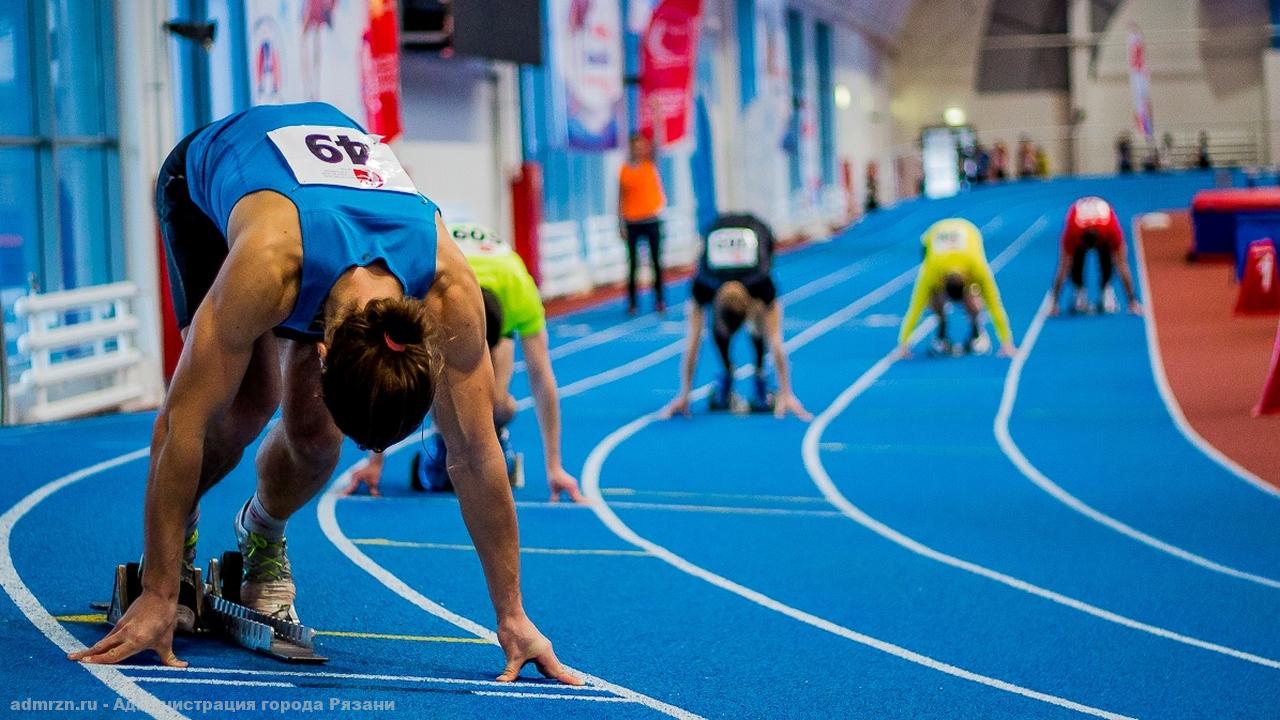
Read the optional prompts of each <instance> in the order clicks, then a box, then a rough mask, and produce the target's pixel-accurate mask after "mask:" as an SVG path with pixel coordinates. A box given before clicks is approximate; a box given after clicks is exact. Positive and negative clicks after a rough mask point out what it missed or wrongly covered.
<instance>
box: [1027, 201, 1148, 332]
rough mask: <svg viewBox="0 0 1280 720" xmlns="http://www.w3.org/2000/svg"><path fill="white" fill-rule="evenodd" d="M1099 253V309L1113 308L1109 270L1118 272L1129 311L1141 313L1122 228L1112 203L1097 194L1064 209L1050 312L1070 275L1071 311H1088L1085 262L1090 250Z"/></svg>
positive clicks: (1106, 310)
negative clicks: (1065, 212)
mask: <svg viewBox="0 0 1280 720" xmlns="http://www.w3.org/2000/svg"><path fill="white" fill-rule="evenodd" d="M1090 250H1092V251H1095V252H1097V254H1098V270H1099V271H1100V274H1101V276H1102V277H1101V280H1100V282H1099V283H1098V285H1099V290H1100V292H1099V295H1100V298H1101V299H1100V300H1099V302H1098V305H1097V309H1098V312H1102V313H1113V312H1115V311H1116V291H1115V289H1114V288H1112V286H1111V274H1112V272H1115V273H1117V274H1118V275H1120V282H1121V284H1123V285H1124V293H1125V296H1126V297H1127V298H1128V300H1129V312H1131V313H1133V314H1134V315H1141V314H1142V303H1140V302H1138V296H1137V294H1136V293H1135V292H1134V290H1133V275H1131V274H1130V273H1129V260H1128V254H1129V253H1128V252H1127V251H1126V250H1125V244H1124V230H1122V229H1121V228H1120V219H1119V218H1118V217H1116V211H1115V210H1114V209H1112V207H1111V205H1110V204H1109V203H1107V201H1106V200H1103V199H1102V198H1100V197H1092V196H1090V197H1083V198H1080V199H1079V200H1077V201H1075V202H1074V203H1072V204H1071V209H1070V210H1068V211H1067V224H1066V227H1065V228H1063V230H1062V253H1061V255H1060V256H1059V258H1058V272H1057V274H1056V275H1054V278H1053V307H1052V308H1050V310H1049V314H1050V315H1054V316H1056V315H1057V314H1058V297H1059V296H1060V295H1061V294H1062V282H1063V281H1064V280H1066V278H1067V274H1068V273H1070V274H1071V284H1072V285H1074V286H1075V288H1076V292H1075V301H1074V302H1073V303H1072V306H1071V309H1072V311H1073V312H1077V313H1084V312H1089V293H1088V292H1087V291H1086V290H1085V288H1084V263H1085V259H1086V258H1087V257H1088V255H1089V251H1090Z"/></svg>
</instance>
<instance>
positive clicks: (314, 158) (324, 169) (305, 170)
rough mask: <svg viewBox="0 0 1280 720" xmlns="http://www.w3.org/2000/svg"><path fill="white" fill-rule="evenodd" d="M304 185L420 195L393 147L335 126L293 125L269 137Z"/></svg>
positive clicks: (268, 134)
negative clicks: (392, 150)
mask: <svg viewBox="0 0 1280 720" xmlns="http://www.w3.org/2000/svg"><path fill="white" fill-rule="evenodd" d="M267 137H268V138H270V140H271V142H272V143H274V144H275V146H276V149H277V150H279V151H280V155H281V156H283V157H284V161H285V164H287V165H288V166H289V170H290V171H292V172H293V176H294V177H295V178H296V179H297V180H298V183H299V184H301V185H335V186H338V187H348V188H356V189H358V190H390V191H392V192H402V193H411V194H414V195H417V194H418V188H416V187H414V186H413V181H412V180H410V179H409V175H408V174H407V173H405V171H404V168H403V167H402V166H401V165H400V161H399V160H397V159H396V156H395V153H393V152H391V147H390V146H389V145H385V144H383V143H382V142H380V141H379V138H378V137H377V136H376V135H366V134H364V133H362V132H360V131H359V130H356V129H355V128H349V127H337V126H331V125H293V126H291V127H283V128H278V129H276V130H272V131H271V132H269V133H267Z"/></svg>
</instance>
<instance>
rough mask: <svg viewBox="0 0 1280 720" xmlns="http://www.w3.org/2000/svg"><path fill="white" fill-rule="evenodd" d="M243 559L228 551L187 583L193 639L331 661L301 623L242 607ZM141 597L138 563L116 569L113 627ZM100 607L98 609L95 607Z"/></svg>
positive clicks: (287, 658) (184, 595)
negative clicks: (210, 637)
mask: <svg viewBox="0 0 1280 720" xmlns="http://www.w3.org/2000/svg"><path fill="white" fill-rule="evenodd" d="M243 568H244V558H243V557H242V556H241V555H240V553H238V552H225V553H223V554H222V558H221V560H219V559H217V558H214V559H211V560H210V561H209V570H208V572H207V573H206V574H204V575H203V577H202V575H201V572H200V569H199V568H196V571H195V578H194V582H193V583H187V582H185V581H184V582H183V585H182V589H181V591H180V592H179V594H178V602H179V603H180V604H181V605H184V606H186V607H188V608H190V609H191V610H192V611H193V612H194V613H195V634H196V635H214V636H217V637H220V638H222V639H223V640H226V641H228V642H231V643H234V644H236V645H239V646H240V647H243V648H247V649H249V650H253V651H254V652H258V653H262V654H263V655H267V656H268V657H273V658H275V659H277V660H282V661H284V662H291V663H323V662H328V660H329V658H327V657H324V656H323V655H319V654H317V653H316V649H315V637H316V631H315V630H313V629H311V628H309V627H307V626H306V625H302V624H300V623H295V622H289V621H288V620H281V619H279V618H275V617H272V616H270V615H266V614H263V613H260V612H258V611H257V610H254V609H253V608H250V607H246V606H244V605H241V604H240V578H241V576H242V575H243ZM141 594H142V573H141V570H140V567H139V565H138V563H126V564H124V565H118V566H116V574H115V584H114V586H113V588H112V591H111V603H110V605H108V606H107V608H106V610H107V622H108V623H109V624H111V625H115V624H116V623H117V622H119V621H120V618H121V617H122V616H123V615H124V614H125V611H127V610H128V609H129V605H131V604H132V603H133V601H134V600H135V599H137V597H138V596H139V595H141ZM97 607H100V606H97Z"/></svg>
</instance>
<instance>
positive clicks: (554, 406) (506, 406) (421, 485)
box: [347, 223, 585, 502]
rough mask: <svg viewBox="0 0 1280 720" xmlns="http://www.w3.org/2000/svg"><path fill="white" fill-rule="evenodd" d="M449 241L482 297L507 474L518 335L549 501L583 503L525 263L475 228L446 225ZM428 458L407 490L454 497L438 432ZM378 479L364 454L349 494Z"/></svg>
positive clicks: (420, 457)
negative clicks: (563, 453)
mask: <svg viewBox="0 0 1280 720" xmlns="http://www.w3.org/2000/svg"><path fill="white" fill-rule="evenodd" d="M449 234H450V235H451V236H452V237H453V239H454V241H455V242H456V243H457V244H458V247H459V248H460V249H461V250H462V253H463V255H465V256H466V259H467V264H468V265H470V266H471V269H472V271H474V272H475V274H476V280H477V281H479V283H480V292H481V295H482V296H483V298H484V312H485V328H486V329H485V336H486V340H487V342H488V344H489V357H490V359H491V360H492V362H493V376H494V385H493V390H494V393H493V424H494V427H495V428H497V431H498V444H499V445H501V446H502V451H503V455H504V457H505V459H506V461H507V474H508V476H511V475H513V474H514V473H515V468H514V464H515V457H516V455H515V452H514V450H512V447H511V440H510V436H509V434H508V432H507V429H506V426H507V424H508V423H510V422H511V420H512V418H514V417H515V414H516V409H517V407H516V399H515V398H514V397H512V395H511V392H510V386H511V376H512V375H513V374H514V371H515V344H514V343H513V342H512V338H513V337H515V336H516V335H519V336H520V349H521V350H522V351H523V352H524V358H525V364H526V366H527V367H528V371H529V387H530V389H531V390H532V391H533V399H534V408H535V410H536V411H537V414H538V425H539V427H540V429H541V430H542V450H543V458H544V461H545V462H544V464H545V467H546V472H547V486H548V488H549V489H550V490H551V501H552V502H557V501H558V500H559V499H560V495H561V493H563V494H564V495H565V496H567V497H568V498H569V499H570V500H572V501H574V502H585V500H584V499H583V497H582V495H581V493H579V492H578V481H577V480H576V479H574V477H573V476H572V475H570V474H569V473H568V472H566V471H565V469H564V466H563V465H562V464H561V459H560V398H559V394H558V393H557V391H556V376H555V373H554V372H552V369H551V353H550V351H549V350H548V349H547V332H546V327H547V316H546V311H545V309H544V308H543V306H542V298H541V297H540V296H539V295H538V286H537V285H536V284H534V282H533V278H532V277H530V275H529V271H528V269H526V268H525V266H524V261H522V260H521V259H520V256H519V255H517V254H516V253H515V251H514V250H512V248H511V246H510V245H509V244H508V243H507V242H506V241H504V240H503V239H502V238H500V237H498V236H497V235H495V234H494V233H493V232H491V231H490V230H489V229H487V228H485V227H483V226H481V225H472V224H465V223H458V224H453V225H450V226H449ZM427 445H428V447H427V451H426V452H425V453H421V452H420V453H417V454H415V455H414V458H413V462H412V468H413V469H412V471H411V473H410V485H411V486H412V487H413V489H414V490H418V491H424V490H427V489H431V490H437V491H441V490H450V491H451V490H452V489H453V483H452V482H451V481H450V478H449V471H448V463H447V459H446V458H447V452H446V449H445V444H444V439H443V437H442V436H441V435H440V434H439V433H434V434H432V435H431V436H430V437H429V438H428V439H427ZM381 477H382V455H381V454H380V453H370V455H369V459H368V462H366V463H365V464H364V466H363V467H361V468H360V469H358V470H357V471H356V472H355V473H353V475H352V478H351V486H350V487H349V488H347V492H348V493H350V492H353V491H355V490H356V489H357V488H359V486H360V485H361V484H362V483H363V484H366V485H368V486H369V491H370V493H372V494H377V492H378V482H379V480H380V479H381Z"/></svg>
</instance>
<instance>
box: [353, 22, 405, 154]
mask: <svg viewBox="0 0 1280 720" xmlns="http://www.w3.org/2000/svg"><path fill="white" fill-rule="evenodd" d="M362 60H363V65H364V66H363V67H362V68H361V74H360V84H361V86H362V87H361V90H362V91H363V94H364V109H365V117H366V118H368V127H367V129H368V131H369V132H370V133H373V134H375V135H381V136H382V139H383V140H384V141H385V142H391V141H392V140H395V139H396V138H397V137H399V136H400V131H401V130H402V129H403V128H402V126H401V124H400V38H399V22H398V21H397V19H396V0H369V29H368V31H366V32H365V34H364V54H363V57H362Z"/></svg>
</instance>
